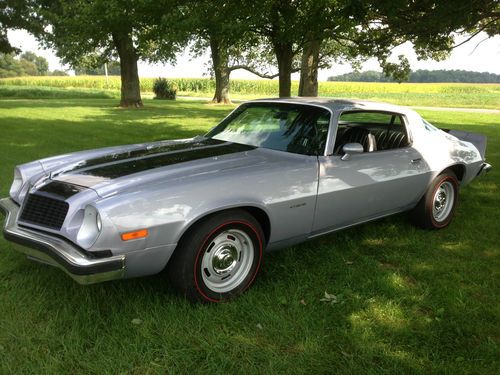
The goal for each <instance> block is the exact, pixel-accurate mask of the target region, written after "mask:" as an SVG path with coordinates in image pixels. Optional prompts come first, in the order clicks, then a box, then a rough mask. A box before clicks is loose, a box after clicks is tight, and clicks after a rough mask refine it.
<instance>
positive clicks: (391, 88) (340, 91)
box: [0, 76, 500, 109]
mask: <svg viewBox="0 0 500 375" xmlns="http://www.w3.org/2000/svg"><path fill="white" fill-rule="evenodd" d="M153 81H154V78H142V79H141V90H142V92H143V93H145V94H146V95H145V96H146V97H148V93H151V91H152V86H153ZM172 81H173V82H175V83H176V85H177V87H178V90H179V91H178V95H185V96H198V97H211V96H212V95H213V92H214V90H215V86H214V81H213V80H210V79H208V78H174V79H172ZM2 86H4V88H3V91H2ZM6 86H7V87H10V90H11V91H10V93H11V95H10V96H15V95H14V94H12V90H14V91H15V88H13V87H16V86H26V87H28V88H35V87H52V88H60V89H92V90H94V91H95V90H97V91H99V92H101V95H108V97H116V96H118V95H119V89H120V78H119V77H115V76H113V77H110V78H109V81H108V82H107V81H106V78H105V77H99V76H76V77H19V78H5V79H0V97H2V96H8V95H3V92H5V90H6V88H5V87H6ZM297 90H298V82H297V81H293V82H292V95H296V94H297ZM83 91H86V90H83ZM277 93H278V81H277V80H238V79H237V80H232V81H231V97H232V98H235V99H252V98H258V97H274V96H277ZM24 94H27V91H25V92H24ZM319 94H320V96H328V97H337V98H353V99H367V100H378V101H385V102H389V103H394V104H400V105H409V106H435V107H464V108H494V109H498V108H500V85H499V84H461V83H402V84H398V83H378V82H377V83H374V82H320V83H319ZM17 97H25V96H23V92H21V93H20V96H17Z"/></svg>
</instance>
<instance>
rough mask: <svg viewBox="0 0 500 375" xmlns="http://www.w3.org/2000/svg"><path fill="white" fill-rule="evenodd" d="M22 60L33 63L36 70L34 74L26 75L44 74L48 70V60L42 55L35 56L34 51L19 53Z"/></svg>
mask: <svg viewBox="0 0 500 375" xmlns="http://www.w3.org/2000/svg"><path fill="white" fill-rule="evenodd" d="M21 59H22V60H26V61H28V62H30V63H32V64H33V65H35V68H36V71H35V73H34V74H28V75H39V76H46V75H47V74H48V72H49V62H48V61H47V59H45V58H44V57H42V56H37V55H36V54H35V53H33V52H30V51H27V52H24V53H23V54H22V55H21Z"/></svg>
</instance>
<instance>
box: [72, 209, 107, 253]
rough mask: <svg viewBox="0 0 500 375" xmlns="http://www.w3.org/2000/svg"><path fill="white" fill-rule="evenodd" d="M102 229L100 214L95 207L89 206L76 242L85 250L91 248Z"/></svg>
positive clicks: (84, 214)
mask: <svg viewBox="0 0 500 375" xmlns="http://www.w3.org/2000/svg"><path fill="white" fill-rule="evenodd" d="M101 229H102V221H101V216H100V215H99V212H98V211H97V209H96V208H95V207H94V206H91V205H88V206H87V207H85V211H84V213H83V222H82V225H81V227H80V230H79V231H78V234H77V236H76V241H77V242H78V244H79V245H80V246H81V247H83V248H84V249H88V248H89V247H91V246H92V245H93V244H94V243H95V241H96V240H97V237H99V233H100V232H101Z"/></svg>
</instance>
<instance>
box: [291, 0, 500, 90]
mask: <svg viewBox="0 0 500 375" xmlns="http://www.w3.org/2000/svg"><path fill="white" fill-rule="evenodd" d="M314 4H315V6H313V7H309V8H308V9H309V10H308V11H307V12H306V13H308V14H309V17H306V18H305V19H306V20H314V21H313V22H312V23H311V24H310V25H309V27H308V30H309V31H308V35H307V38H306V43H304V49H303V58H302V66H301V72H302V74H301V84H300V86H301V88H302V90H301V92H299V95H313V96H315V95H317V74H315V72H317V69H318V64H320V63H321V59H320V58H318V57H317V56H319V55H320V53H319V51H322V52H323V53H322V54H323V56H324V58H325V59H326V60H328V59H329V58H339V56H341V57H342V58H344V59H348V60H351V61H359V60H362V59H366V58H368V57H376V58H377V59H378V60H379V63H380V65H381V67H382V68H383V71H384V74H385V75H386V76H390V77H392V79H394V80H396V81H399V82H401V81H403V80H406V79H407V77H408V75H409V73H410V65H409V63H408V60H407V59H406V58H405V57H404V56H399V63H394V62H390V61H389V60H388V59H389V56H390V55H391V51H392V49H393V48H394V47H396V46H398V45H400V44H402V43H404V42H406V41H410V42H412V43H413V45H414V47H415V51H416V53H417V56H418V57H419V58H421V59H426V58H432V59H437V60H439V59H443V58H445V57H446V56H448V54H449V52H450V51H451V50H452V49H453V48H454V38H455V34H454V33H461V34H463V33H468V34H470V35H476V34H477V33H479V32H480V31H486V32H487V33H488V34H489V35H495V34H498V28H499V27H500V26H499V24H500V23H499V22H498V20H499V19H500V12H499V5H498V1H495V0H480V1H474V2H471V1H469V0H459V1H453V2H450V1H445V0H442V1H435V0H422V1H416V2H415V1H408V0H392V1H385V0H375V1H368V2H358V1H345V2H339V1H336V0H315V1H314ZM315 9H322V11H320V12H317V11H316V12H314V10H315ZM324 41H335V42H336V43H337V44H338V45H339V46H341V49H328V48H326V49H325V48H323V47H324ZM311 44H312V45H313V46H314V48H312V49H311V48H310V45H311ZM339 52H340V53H339ZM323 62H324V60H323ZM310 77H312V79H311V78H310Z"/></svg>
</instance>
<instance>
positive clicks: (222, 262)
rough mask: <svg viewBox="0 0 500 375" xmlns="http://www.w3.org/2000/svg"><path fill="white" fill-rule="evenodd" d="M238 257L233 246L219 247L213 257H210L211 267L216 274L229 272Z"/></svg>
mask: <svg viewBox="0 0 500 375" xmlns="http://www.w3.org/2000/svg"><path fill="white" fill-rule="evenodd" d="M237 257H238V250H237V249H236V248H235V247H234V246H228V247H221V248H219V249H218V250H217V251H216V253H215V254H214V257H213V258H212V267H213V269H214V271H215V273H217V274H218V275H224V274H226V273H230V272H231V271H232V270H233V269H234V267H235V266H236V263H237V262H238V260H237Z"/></svg>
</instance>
